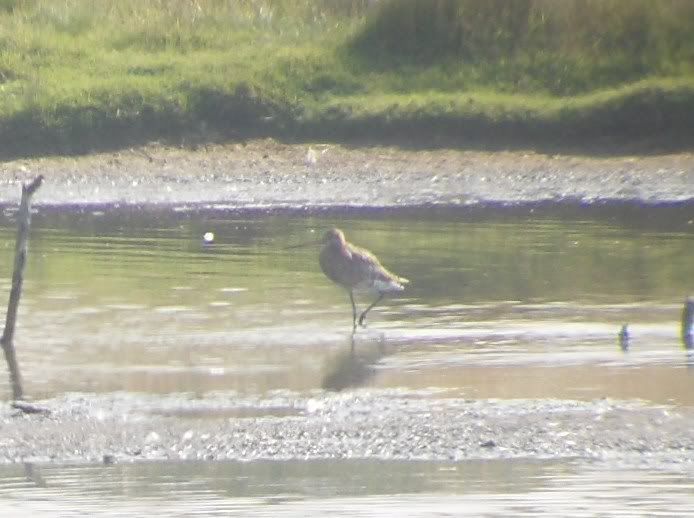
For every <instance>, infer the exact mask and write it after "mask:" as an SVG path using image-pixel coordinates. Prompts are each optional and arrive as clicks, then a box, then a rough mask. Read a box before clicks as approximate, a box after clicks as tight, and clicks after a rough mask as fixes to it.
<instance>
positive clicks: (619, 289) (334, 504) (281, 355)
mask: <svg viewBox="0 0 694 518" xmlns="http://www.w3.org/2000/svg"><path fill="white" fill-rule="evenodd" d="M688 218H690V216H689V215H688V213H687V211H679V210H671V209H666V208H660V209H658V208H653V209H638V210H636V209H633V208H632V209H630V210H629V211H626V212H625V213H622V212H620V211H615V212H609V211H603V210H588V209H584V210H583V209H576V210H574V211H572V213H571V214H564V213H552V212H549V211H544V212H542V211H540V212H532V211H503V210H502V211H488V212H485V211H466V210H460V211H452V212H450V211H433V210H429V211H419V212H418V211H408V212H402V213H382V214H381V213H372V214H369V215H362V216H357V215H347V216H345V215H338V214H326V215H325V216H301V215H297V214H292V213H285V214H275V215H263V214H238V213H234V212H230V211H217V210H181V211H173V212H172V211H166V210H161V211H158V210H152V211H136V210H125V209H123V210H116V209H112V210H107V211H86V212H61V211H59V210H53V209H42V211H41V212H39V213H38V214H36V216H35V218H34V227H33V229H32V240H31V250H30V257H29V265H28V269H27V272H26V281H25V291H24V294H23V299H22V305H21V309H20V317H19V323H18V329H17V335H16V338H15V343H16V346H17V350H18V356H19V359H20V363H21V368H22V373H23V376H24V387H25V392H26V393H27V394H29V395H31V396H32V397H33V398H50V397H57V396H61V395H63V394H65V393H72V392H89V393H93V392H96V393H111V392H116V391H117V392H125V393H148V394H151V395H154V396H164V395H171V394H178V393H186V394H187V397H190V396H191V395H193V397H197V398H205V397H206V396H207V395H210V394H212V393H214V394H216V395H217V396H216V397H219V394H220V393H221V394H229V395H230V397H233V395H234V394H237V395H239V396H245V395H248V396H261V397H262V396H264V395H267V394H278V393H280V394H308V393H310V394H312V395H313V396H315V395H316V394H320V393H321V391H326V390H327V391H343V390H356V389H359V388H360V387H368V388H370V389H372V390H376V391H378V390H379V389H389V388H398V389H400V390H401V391H403V392H404V393H407V392H410V391H411V392H413V393H415V392H416V393H417V394H420V393H426V394H434V395H448V394H451V395H457V396H462V397H465V398H471V399H476V398H568V399H585V400H593V399H597V398H603V397H610V398H619V399H633V398H642V399H645V400H647V401H651V402H654V403H658V404H661V403H667V404H673V405H677V406H691V405H694V390H692V389H691V387H692V386H693V384H694V359H692V356H691V354H689V353H688V351H685V349H684V348H683V345H682V343H681V341H680V317H681V311H682V303H683V301H684V298H685V296H687V295H692V294H694V285H692V279H694V261H692V260H691V259H692V257H694V225H693V224H692V223H691V221H690V219H688ZM13 225H14V223H13V221H12V215H11V212H9V211H6V213H5V215H4V216H3V217H2V218H1V219H0V249H1V250H4V251H5V253H6V255H7V257H8V260H7V261H3V262H2V264H0V279H3V280H2V281H0V297H2V298H3V299H5V298H6V297H7V294H8V292H9V276H10V275H11V262H10V260H9V258H10V257H11V255H12V250H13V246H14V232H15V230H14V226H13ZM331 226H339V227H341V228H342V229H344V230H345V232H346V234H347V237H348V238H349V239H351V240H352V241H353V242H355V243H356V244H358V245H361V246H364V247H367V248H369V249H371V250H372V251H373V252H374V253H376V254H377V255H378V256H379V257H380V258H381V260H382V262H383V263H384V264H385V265H386V266H388V267H389V268H391V269H392V270H394V271H395V272H397V273H398V274H400V275H402V276H405V277H408V278H410V279H411V284H410V286H409V287H408V289H407V290H406V291H405V292H404V293H402V294H401V295H398V296H395V297H391V298H389V299H387V300H385V301H384V302H383V303H382V304H381V305H379V306H378V307H377V308H376V309H374V310H373V312H372V313H370V315H369V321H368V327H367V328H366V329H360V330H359V331H358V332H357V334H356V335H355V336H352V335H351V311H350V307H349V302H348V299H347V296H346V294H345V293H344V292H343V291H341V290H340V289H339V288H337V287H335V286H333V285H331V284H330V283H329V282H328V281H327V280H326V279H325V278H324V277H323V275H322V273H321V272H320V269H319V267H318V264H317V252H318V247H308V248H299V249H291V250H288V249H286V247H287V246H289V245H293V244H297V243H301V242H304V241H306V240H310V239H315V238H316V237H317V236H319V235H320V234H321V233H322V232H323V231H324V230H325V229H326V228H329V227H331ZM208 231H210V232H214V233H215V236H216V239H215V242H214V243H213V244H211V245H204V244H203V242H202V236H203V234H204V233H205V232H208ZM358 301H359V302H360V304H361V306H362V307H363V306H364V305H365V304H366V303H368V302H369V300H368V299H365V298H364V297H363V296H362V297H358ZM624 323H628V324H629V330H630V336H631V339H630V342H629V350H628V351H626V352H625V351H623V350H622V349H621V348H620V346H619V344H618V341H617V334H618V331H619V329H620V328H621V326H622V324H624ZM1 379H2V385H1V388H2V390H3V391H4V393H6V394H7V393H8V392H9V390H8V386H7V382H6V379H5V377H4V376H3V377H2V378H1ZM421 389H426V390H425V391H423V392H422V390H421ZM163 407H164V405H162V408H163ZM203 407H204V405H203ZM234 412H236V411H234ZM167 413H168V414H167V415H174V416H177V415H180V417H182V418H191V417H192V418H203V417H205V416H206V415H208V414H207V413H206V412H205V411H204V410H203V411H199V412H196V413H195V415H190V414H187V413H186V411H185V409H181V412H180V413H177V412H176V410H175V409H170V408H169V409H168V410H167ZM242 414H243V415H241V414H237V413H233V414H229V415H228V416H227V415H226V414H225V415H223V416H222V415H220V414H219V412H215V411H214V410H211V411H210V412H209V417H237V416H241V417H244V416H248V415H264V414H272V415H291V409H287V408H258V409H253V408H248V409H246V408H244V409H243V411H242ZM678 469H682V468H678ZM691 480H692V479H691V473H682V472H681V471H673V472H670V471H667V470H660V471H651V470H646V469H641V468H639V467H638V466H625V467H619V466H616V467H615V466H611V467H605V466H592V465H590V464H586V463H579V462H572V461H566V460H560V461H522V460H514V461H468V462H459V463H448V464H447V463H436V462H430V463H427V462H389V461H367V460H365V461H347V460H334V461H324V462H318V461H315V462H314V461H311V462H304V461H287V462H270V461H268V462H265V461H262V462H251V463H224V462H217V463H147V464H134V465H116V466H108V467H105V466H38V467H36V466H33V467H28V468H25V467H22V466H7V467H2V468H0V514H2V515H3V516H11V515H12V514H11V513H17V514H20V513H27V512H31V513H32V515H33V516H54V515H56V514H58V515H60V516H76V515H77V514H78V512H77V511H76V509H79V513H81V514H82V515H84V514H89V515H99V514H101V515H106V516H128V515H133V514H138V513H143V512H144V510H149V512H148V514H152V515H156V516H173V515H186V514H199V515H228V514H242V515H244V516H245V515H258V516H263V515H272V516H285V515H286V516H322V515H326V514H331V515H333V514H334V515H344V516H359V515H370V514H381V515H383V514H386V515H387V514H392V515H397V516H407V515H408V514H407V513H409V515H412V516H423V515H427V513H429V514H430V515H433V514H436V515H437V516H438V515H456V516H459V515H461V514H465V513H467V514H468V515H471V516H478V515H488V516H492V515H494V516H506V515H508V514H511V513H515V514H520V515H538V514H549V515H554V516H594V515H596V514H597V515H600V514H602V515H606V516H607V515H609V516H618V515H624V516H627V515H629V516H631V515H639V514H645V515H649V514H657V513H661V514H663V515H677V514H681V513H683V512H685V511H688V510H689V509H691V508H692V506H694V501H693V500H692V497H691V495H692V494H693V491H692V489H694V488H693V487H692V483H691ZM105 502H106V504H105ZM157 513H158V514H157Z"/></svg>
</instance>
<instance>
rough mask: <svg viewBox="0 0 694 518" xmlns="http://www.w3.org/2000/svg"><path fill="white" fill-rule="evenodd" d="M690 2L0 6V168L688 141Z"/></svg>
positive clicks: (27, 2) (187, 0) (175, 0)
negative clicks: (162, 158) (256, 152)
mask: <svg viewBox="0 0 694 518" xmlns="http://www.w3.org/2000/svg"><path fill="white" fill-rule="evenodd" d="M693 114H694V2H692V1H690V0H657V1H652V0H313V1H310V0H283V1H271V0H145V1H138V0H99V1H98V2H95V1H91V0H63V1H60V2H55V1H52V0H0V154H2V155H13V154H15V155H16V154H23V153H38V154H42V153H53V152H58V153H74V152H84V151H89V150H92V149H104V148H108V147H120V146H123V145H129V144H133V143H140V142H145V141H147V140H152V139H159V140H164V141H166V140H169V141H171V142H177V143H181V142H186V141H191V140H195V139H197V140H198V141H210V140H219V139H229V138H246V137H253V136H258V135H271V136H278V137H283V138H299V139H301V138H327V139H341V138H350V137H354V136H360V137H362V138H364V137H367V138H373V139H378V138H399V137H407V138H415V139H422V141H423V142H427V141H430V140H431V139H432V138H434V137H436V136H445V137H447V138H449V139H450V138H453V139H459V141H460V142H461V144H462V143H465V142H468V143H469V142H477V143H484V142H485V141H489V140H492V139H494V140H500V141H505V142H512V141H519V140H520V141H523V142H524V143H525V142H526V141H527V142H530V143H532V142H540V141H544V140H548V139H549V140H559V141H562V140H564V141H568V140H571V141H594V140H596V139H600V138H603V137H617V138H627V139H628V138H632V137H659V138H667V139H670V138H674V139H675V140H677V139H684V140H686V139H687V138H688V137H691V136H692V134H693V133H694V115H693Z"/></svg>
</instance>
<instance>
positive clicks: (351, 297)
mask: <svg viewBox="0 0 694 518" xmlns="http://www.w3.org/2000/svg"><path fill="white" fill-rule="evenodd" d="M349 301H350V302H351V303H352V331H353V332H354V330H355V329H356V328H357V306H356V305H355V304H354V294H353V293H352V290H349Z"/></svg>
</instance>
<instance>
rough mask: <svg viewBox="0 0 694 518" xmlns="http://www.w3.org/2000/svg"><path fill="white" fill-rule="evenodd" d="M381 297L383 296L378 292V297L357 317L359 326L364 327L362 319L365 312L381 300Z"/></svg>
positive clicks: (364, 316)
mask: <svg viewBox="0 0 694 518" xmlns="http://www.w3.org/2000/svg"><path fill="white" fill-rule="evenodd" d="M382 298H383V293H379V294H378V298H377V299H376V300H374V301H373V303H372V304H371V305H370V306H369V307H368V308H366V309H365V310H364V311H363V312H362V314H361V316H360V317H359V325H360V326H362V327H364V319H365V318H366V314H367V313H368V312H369V311H370V310H371V308H373V307H374V306H375V305H376V304H378V303H379V302H381V299H382Z"/></svg>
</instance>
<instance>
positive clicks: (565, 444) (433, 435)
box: [0, 390, 694, 467]
mask: <svg viewBox="0 0 694 518" xmlns="http://www.w3.org/2000/svg"><path fill="white" fill-rule="evenodd" d="M40 404H41V405H42V406H43V407H45V408H46V409H48V410H50V411H51V413H50V414H49V415H24V414H21V413H19V412H18V411H16V410H14V409H11V408H10V407H9V406H8V405H5V406H4V407H1V408H0V426H1V427H2V431H3V438H2V440H1V441H0V463H16V462H97V463H98V462H105V463H112V462H119V461H121V462H129V461H140V460H176V461H181V460H210V461H211V460H230V459H233V460H255V459H300V460H301V459H321V458H380V459H420V460H422V459H427V460H442V461H444V460H445V461H448V460H464V459H492V458H496V459H511V458H537V459H547V458H554V459H558V458H567V459H570V458H584V459H590V460H611V461H622V462H633V461H634V458H635V457H638V459H639V461H640V462H641V463H645V464H649V465H652V466H653V467H657V466H663V465H688V466H691V465H692V464H694V435H692V434H691V433H690V431H691V429H692V427H693V426H694V413H692V412H691V411H689V410H687V409H675V408H669V407H662V406H648V405H645V404H643V403H641V402H624V401H611V400H596V401H588V402H580V401H561V400H465V399H460V398H437V397H423V396H422V395H421V394H405V393H398V392H396V391H391V392H390V393H388V392H385V393H384V392H379V393H375V392H370V391H366V390H364V391H356V392H352V393H345V394H320V395H316V397H313V398H311V397H308V398H307V397H301V396H297V397H289V396H281V397H276V398H271V399H267V400H255V401H249V400H235V398H234V397H228V398H222V397H221V396H216V397H215V396H211V397H210V398H205V399H203V400H193V399H188V398H186V397H185V396H183V397H181V396H175V395H170V396H165V397H163V398H160V399H156V398H155V397H154V396H147V395H142V396H138V395H118V394H115V395H104V396H99V395H83V396H70V397H64V398H59V399H55V400H50V401H44V402H40ZM249 409H255V412H257V416H256V417H238V416H236V417H228V416H229V415H233V414H234V413H235V411H244V410H245V411H248V410H249ZM282 409H284V410H291V412H290V413H289V414H288V415H284V416H281V415H276V414H277V413H278V410H282ZM240 413H241V412H240ZM265 413H267V415H264V414H265ZM280 413H281V412H280Z"/></svg>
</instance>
